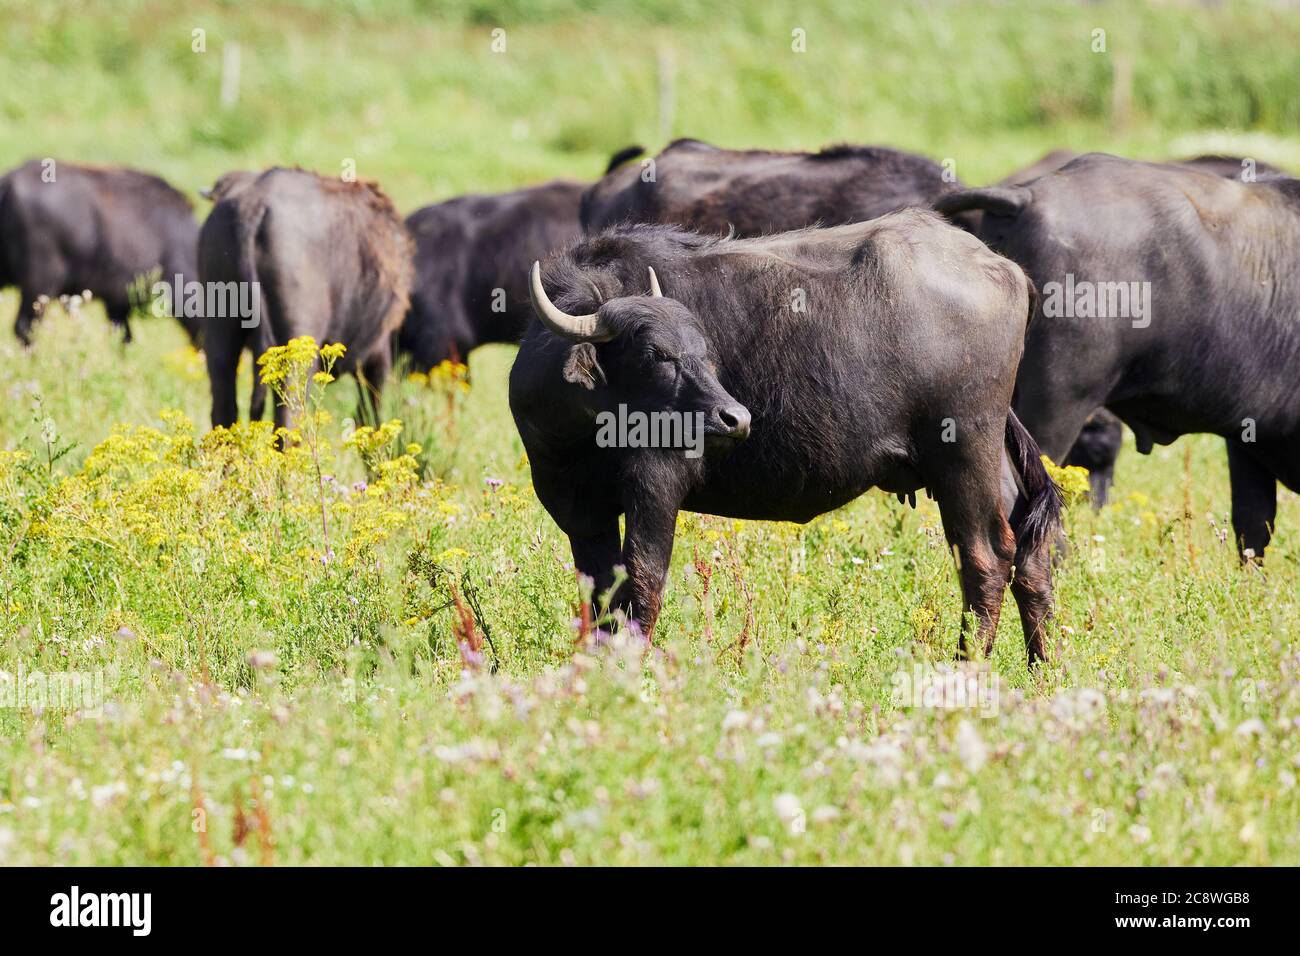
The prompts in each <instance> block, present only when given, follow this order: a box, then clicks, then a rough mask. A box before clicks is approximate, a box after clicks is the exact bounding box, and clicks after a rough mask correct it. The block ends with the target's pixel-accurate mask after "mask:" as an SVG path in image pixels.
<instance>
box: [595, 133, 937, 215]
mask: <svg viewBox="0 0 1300 956" xmlns="http://www.w3.org/2000/svg"><path fill="white" fill-rule="evenodd" d="M635 155H636V150H635V149H629V150H625V151H623V153H621V154H619V156H618V157H616V158H619V159H625V160H629V159H631V158H633V157H634V156H635ZM960 187H961V184H960V183H959V182H957V180H956V178H955V177H954V176H951V175H945V169H944V167H943V166H940V165H939V164H938V163H936V162H934V161H933V160H930V159H926V158H925V157H924V156H917V155H914V154H912V153H904V152H900V151H899V150H896V149H887V148H885V147H882V146H832V147H829V148H827V149H823V150H822V151H821V152H818V153H780V152H769V151H766V150H757V149H750V150H734V149H719V148H718V147H716V146H711V145H709V144H708V143H702V142H700V141H699V140H694V139H679V140H676V141H674V142H672V143H670V144H668V146H667V147H665V148H664V150H663V151H662V152H661V153H659V155H658V156H655V157H654V159H653V160H645V161H644V162H642V163H632V162H624V163H623V164H622V165H620V166H618V167H617V168H614V169H611V170H610V171H609V172H608V173H606V175H605V177H604V178H603V179H601V180H599V181H598V182H596V183H595V184H594V185H593V186H591V188H589V189H588V190H587V192H586V193H585V194H584V195H583V197H582V227H583V229H584V230H585V231H586V232H587V233H589V234H595V233H597V232H600V231H601V230H602V229H605V228H606V227H608V226H611V225H614V224H616V223H623V222H657V223H665V224H675V225H679V226H684V227H686V228H688V229H693V230H695V231H697V232H704V233H717V234H723V233H728V232H731V233H733V234H734V235H737V236H761V235H766V234H768V233H773V232H786V231H788V230H791V229H802V228H803V227H805V226H812V225H822V226H833V225H839V224H842V223H848V222H863V221H865V220H867V219H874V218H876V217H877V216H881V215H884V214H885V213H887V212H893V211H894V210H896V209H902V208H904V207H906V206H928V205H930V203H931V202H932V201H933V200H935V199H937V198H938V197H939V196H942V195H944V194H945V193H948V192H952V191H953V190H955V189H959V188H960Z"/></svg>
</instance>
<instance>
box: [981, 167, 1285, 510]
mask: <svg viewBox="0 0 1300 956" xmlns="http://www.w3.org/2000/svg"><path fill="white" fill-rule="evenodd" d="M1080 155H1081V154H1080V153H1076V152H1074V151H1073V150H1068V149H1054V150H1052V151H1051V152H1049V153H1047V154H1045V155H1044V156H1043V157H1042V158H1041V159H1039V160H1038V161H1037V162H1035V163H1032V164H1031V165H1029V166H1026V167H1025V168H1024V169H1020V170H1017V171H1016V172H1014V173H1012V174H1011V175H1009V176H1007V177H1005V178H1004V179H1002V180H1000V181H999V183H998V185H1000V186H1025V185H1028V184H1029V183H1031V182H1033V181H1034V180H1035V179H1037V178H1038V177H1039V176H1046V175H1047V174H1049V173H1054V172H1056V171H1057V170H1058V169H1060V168H1062V167H1063V166H1065V165H1066V164H1067V163H1069V162H1070V161H1071V160H1073V159H1076V158H1078V157H1079V156H1080ZM1170 162H1173V163H1176V164H1178V165H1180V166H1188V167H1191V168H1193V169H1200V170H1203V171H1204V172H1207V173H1213V174H1214V175H1216V176H1224V177H1227V178H1229V179H1243V180H1244V181H1251V180H1253V179H1254V178H1257V177H1259V176H1264V175H1271V174H1275V173H1281V172H1282V170H1280V169H1279V168H1278V167H1276V166H1272V165H1270V164H1268V163H1265V162H1261V161H1258V160H1254V159H1245V158H1242V157H1240V156H1226V155H1223V154H1218V153H1215V154H1207V155H1203V156H1195V157H1192V158H1191V159H1181V160H1171V161H1170ZM960 216H961V217H962V219H961V221H962V225H964V226H969V225H971V224H974V231H975V233H976V234H977V235H978V234H979V233H980V213H979V212H978V211H977V210H963V211H962V213H961V214H960ZM1122 441H1123V427H1122V425H1121V423H1120V420H1119V418H1117V417H1116V416H1115V415H1113V414H1111V413H1110V412H1108V411H1106V410H1105V409H1104V408H1099V409H1096V410H1095V411H1094V412H1093V413H1092V415H1090V416H1089V417H1088V420H1087V421H1086V422H1084V425H1083V431H1082V432H1081V433H1080V435H1079V439H1078V441H1077V442H1075V444H1074V446H1073V447H1071V449H1070V451H1069V453H1068V454H1067V455H1066V457H1065V464H1067V465H1079V466H1081V467H1083V468H1087V469H1088V482H1089V485H1090V486H1091V498H1092V503H1093V505H1094V506H1096V507H1098V508H1100V507H1101V506H1102V505H1104V504H1105V503H1106V498H1107V496H1108V494H1109V491H1110V486H1111V485H1112V484H1113V483H1114V480H1115V462H1116V460H1117V459H1118V457H1119V451H1120V446H1121V444H1122Z"/></svg>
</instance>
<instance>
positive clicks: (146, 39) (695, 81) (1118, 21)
mask: <svg viewBox="0 0 1300 956" xmlns="http://www.w3.org/2000/svg"><path fill="white" fill-rule="evenodd" d="M0 22H2V23H3V24H4V26H3V29H0V54H2V55H0V62H3V63H4V68H3V73H2V74H0V75H2V76H3V81H2V82H0V165H3V166H9V165H13V164H16V163H18V162H20V161H21V160H23V159H26V158H28V157H31V156H55V157H58V158H63V159H68V160H79V161H87V162H105V163H106V162H115V163H125V164H130V165H134V166H139V167H142V168H145V169H149V170H153V171H156V172H158V173H160V174H162V175H164V176H165V177H167V178H168V179H170V180H172V181H173V182H174V183H175V184H176V185H177V186H178V187H180V188H181V189H183V190H185V191H187V192H189V193H191V194H194V193H195V192H196V191H197V190H198V189H199V188H201V187H202V186H204V185H206V184H208V183H209V182H211V180H212V179H214V178H215V177H216V176H217V175H219V174H220V173H222V172H224V171H226V170H228V169H230V168H233V167H260V166H265V165H269V164H275V163H279V164H295V163H297V164H301V165H303V166H308V167H312V168H315V169H318V170H320V171H322V172H326V173H328V172H331V171H341V170H342V169H343V164H344V163H345V162H346V161H348V160H354V161H355V162H356V165H357V171H358V173H359V174H360V175H362V176H367V177H373V178H377V179H379V180H380V181H381V182H382V183H383V184H384V185H385V186H386V187H387V188H388V189H389V190H390V192H391V193H392V194H393V196H394V198H395V200H396V201H397V203H398V205H399V206H400V207H401V208H402V209H403V210H404V211H406V210H409V209H411V208H414V207H415V206H418V205H422V204H424V203H426V202H431V201H434V200H438V199H443V198H447V197H449V196H451V195H454V194H457V193H461V192H465V191H471V190H496V189H505V188H509V187H512V186H517V185H523V184H525V183H528V182H532V181H536V180H539V179H544V178H548V177H551V176H560V175H563V176H570V177H574V178H595V177H596V176H598V175H599V174H600V173H601V172H602V170H603V168H604V165H605V162H606V160H607V158H608V156H609V154H610V153H611V152H612V151H613V150H616V149H618V148H620V147H622V146H625V145H627V144H628V143H632V142H636V143H640V144H643V145H645V146H647V147H649V148H652V149H657V148H658V147H659V146H661V145H662V144H663V143H664V142H665V141H666V140H667V139H669V138H671V137H674V136H696V137H700V138H705V139H709V140H711V141H714V142H717V143H719V144H722V145H727V146H734V147H746V146H762V147H770V148H816V147H818V146H821V145H823V144H826V143H831V142H837V141H852V142H865V143H883V144H888V145H893V146H897V147H901V148H905V149H912V150H916V151H920V152H924V153H927V154H929V155H931V156H933V157H935V158H937V159H943V158H951V159H953V160H955V162H956V169H957V173H958V175H959V176H961V177H962V178H963V179H964V180H966V181H968V182H973V183H978V182H985V181H989V180H992V179H996V178H1000V177H1001V176H1002V175H1004V174H1005V173H1007V172H1009V171H1010V170H1011V169H1013V168H1016V167H1018V166H1021V165H1024V164H1026V163H1029V162H1031V161H1032V160H1034V159H1036V158H1037V157H1038V156H1039V155H1041V154H1042V153H1043V152H1044V151H1045V150H1047V149H1049V148H1054V147H1069V148H1072V149H1076V150H1088V149H1105V150H1108V151H1112V152H1117V153H1121V154H1125V155H1131V156H1141V157H1153V158H1154V157H1160V158H1163V157H1172V156H1181V155H1189V154H1192V153H1197V152H1204V151H1228V152H1235V153H1239V154H1243V155H1250V156H1253V157H1255V158H1258V159H1263V160H1268V161H1272V162H1275V163H1280V164H1282V165H1284V166H1289V167H1291V168H1296V169H1300V131H1298V129H1297V127H1298V125H1300V123H1298V121H1300V56H1298V55H1297V51H1300V7H1297V6H1296V5H1295V4H1293V3H1287V2H1254V3H1231V2H1225V3H1210V4H1207V3H1203V2H1174V0H1170V2H1158V3H1155V2H1153V3H1135V2H1121V3H1082V2H1044V0H1005V2H987V0H985V2H962V0H928V2H917V3H903V2H896V0H840V2H836V0H828V2H809V0H799V2H792V0H770V2H763V3H755V4H748V3H746V4H739V3H735V4H716V3H706V2H702V0H635V2H632V0H610V2H576V3H566V2H560V0H530V2H525V0H507V2H465V3H456V2H448V0H305V2H300V3H282V2H274V0H272V2H262V3H252V2H248V3H242V2H188V3H187V2H180V3H167V2H159V0H76V2H69V0H45V2H42V3H39V4H31V3H29V2H25V0H0ZM196 30H202V31H204V33H203V45H204V46H205V48H206V50H205V52H195V51H194V49H193V47H194V46H195V45H196V44H195V36H196V34H195V33H194V31H196ZM495 30H501V31H504V34H496V35H495V39H496V42H497V45H498V46H500V44H501V42H502V40H503V41H504V47H505V48H504V50H503V51H501V52H494V50H493V43H494V32H493V31H495ZM1098 30H1104V31H1105V34H1104V44H1105V51H1104V52H1098V51H1096V50H1095V49H1094V48H1095V47H1098V46H1099V45H1100V44H1099V37H1100V35H1099V34H1096V33H1095V31H1098ZM796 31H802V33H801V34H800V33H796ZM800 40H802V45H803V47H804V52H796V51H795V49H794V47H795V46H796V45H798V43H799V41H800ZM233 44H238V47H239V63H240V69H239V73H240V77H239V85H238V97H237V100H235V101H234V103H233V105H224V106H223V104H222V96H221V88H222V74H223V64H225V63H227V62H228V60H227V58H228V52H227V51H228V50H229V49H230V47H231V46H232V45H233ZM200 208H203V207H202V206H201V207H200Z"/></svg>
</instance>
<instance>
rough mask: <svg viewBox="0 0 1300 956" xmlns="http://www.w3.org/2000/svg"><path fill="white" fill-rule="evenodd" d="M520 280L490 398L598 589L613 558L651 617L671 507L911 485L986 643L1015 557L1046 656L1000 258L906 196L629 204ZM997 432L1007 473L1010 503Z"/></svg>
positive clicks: (1041, 569)
mask: <svg viewBox="0 0 1300 956" xmlns="http://www.w3.org/2000/svg"><path fill="white" fill-rule="evenodd" d="M656 273H658V277H656ZM660 281H662V283H663V287H662V291H661V290H660V286H659V282H660ZM531 292H532V295H533V299H534V308H535V309H536V312H537V321H535V322H533V323H532V324H531V325H530V326H529V329H528V332H527V333H526V335H525V336H524V340H523V343H522V344H521V346H520V351H519V355H518V357H517V359H516V361H515V364H514V368H513V369H512V370H511V374H510V408H511V412H512V413H513V415H514V419H515V423H516V425H517V427H518V429H519V434H520V435H521V437H522V439H523V443H524V447H525V449H526V450H527V452H528V457H529V462H530V463H531V466H532V473H533V483H534V487H535V488H536V490H537V495H538V498H539V499H540V500H541V502H542V504H543V505H544V506H545V507H546V510H547V511H548V512H549V513H550V515H551V517H552V518H554V519H555V522H556V523H557V524H558V525H559V526H560V528H561V529H562V530H563V531H564V532H565V533H566V534H567V535H568V536H569V541H570V543H571V545H572V548H573V556H574V562H575V564H576V566H577V569H578V571H579V572H581V573H582V574H584V575H587V576H589V577H591V578H592V579H593V580H594V582H595V585H596V588H597V593H601V592H603V591H605V589H607V588H609V587H610V586H611V582H612V581H613V580H614V568H615V565H618V564H622V565H623V566H624V567H625V568H626V570H627V573H628V575H629V578H628V581H627V582H626V584H625V586H624V590H623V591H622V592H620V593H619V594H618V595H617V596H616V597H615V601H616V603H617V604H618V605H619V606H621V607H623V608H625V609H627V610H628V611H629V612H630V613H631V614H632V615H633V616H634V618H635V620H636V621H637V622H639V623H640V625H641V627H642V628H643V630H644V631H645V632H646V633H647V634H650V633H652V631H653V628H654V624H655V620H656V618H657V617H658V614H659V609H660V604H661V600H662V590H663V587H664V583H665V580H666V575H667V571H668V561H669V557H670V555H671V552H672V547H673V534H674V527H675V521H676V516H677V512H678V510H679V509H686V510H690V511H698V512H703V513H707V514H716V515H725V516H731V517H736V518H747V519H778V520H789V521H798V522H805V521H808V520H810V519H812V518H813V517H815V516H817V515H819V514H822V513H824V512H826V511H830V510H831V509H833V508H838V507H839V506H841V505H843V504H845V503H847V502H849V501H852V500H853V499H854V498H856V497H857V496H858V495H860V494H862V493H863V492H864V491H866V490H867V489H869V488H871V487H873V486H878V487H880V488H883V489H885V490H887V491H890V492H894V493H897V494H899V495H904V494H909V493H914V492H915V491H916V490H917V489H920V488H926V489H928V490H929V492H930V493H931V494H932V495H933V496H934V498H935V499H936V500H937V501H938V503H939V509H940V512H941V514H942V517H943V524H944V529H945V531H946V533H947V536H948V539H949V541H950V542H951V543H952V545H953V546H954V547H955V548H956V549H957V554H958V560H959V566H960V573H961V581H962V588H963V592H964V596H965V602H966V606H967V608H968V609H970V610H972V611H973V612H974V613H975V615H976V621H977V622H978V626H979V638H980V640H981V642H982V646H983V648H984V650H985V651H987V650H988V649H989V647H990V645H991V642H992V640H993V635H994V633H995V629H996V624H997V620H998V616H999V613H1000V609H1001V605H1002V598H1003V594H1004V591H1005V588H1006V586H1007V583H1008V581H1009V580H1011V569H1012V565H1013V563H1014V565H1015V567H1016V574H1015V578H1014V580H1012V581H1011V586H1012V590H1013V592H1014V594H1015V597H1016V601H1017V603H1018V604H1019V607H1020V614H1021V621H1022V624H1023V627H1024V633H1025V640H1026V643H1027V645H1028V650H1029V656H1030V659H1031V660H1037V659H1038V658H1039V657H1041V656H1042V655H1043V653H1044V650H1045V646H1044V643H1045V633H1044V631H1045V620H1046V618H1047V617H1048V616H1049V614H1050V607H1051V576H1050V567H1049V564H1050V562H1049V558H1048V550H1049V547H1048V545H1047V544H1046V543H1045V542H1047V541H1048V539H1050V538H1052V537H1054V529H1055V527H1056V525H1057V519H1058V512H1059V492H1058V489H1057V488H1056V486H1055V485H1054V484H1053V483H1052V481H1051V479H1050V478H1049V477H1048V475H1047V473H1046V471H1045V470H1044V468H1043V465H1042V463H1041V462H1040V461H1039V451H1038V447H1037V446H1036V445H1035V444H1034V442H1033V440H1032V439H1031V438H1030V437H1029V433H1028V432H1027V431H1026V430H1025V429H1024V428H1023V427H1021V425H1020V423H1019V422H1018V421H1017V420H1016V418H1015V416H1013V415H1011V414H1009V407H1010V402H1011V392H1012V388H1013V385H1014V381H1015V374H1016V365H1017V362H1018V361H1019V358H1020V353H1021V350H1022V348H1023V342H1024V333H1025V323H1026V321H1027V319H1028V315H1029V313H1030V306H1029V302H1030V298H1031V291H1030V285H1029V283H1028V281H1027V280H1026V278H1025V276H1024V275H1023V274H1022V272H1021V271H1020V270H1019V269H1018V268H1016V267H1015V265H1014V264H1012V263H1011V262H1009V261H1007V260H1006V259H1003V258H1001V257H1000V256H996V255H994V254H993V253H991V252H990V251H989V250H988V249H987V248H986V247H984V246H983V245H982V244H981V243H980V242H979V241H978V240H977V239H975V238H974V237H973V236H970V235H968V234H966V233H964V232H962V231H960V230H958V229H955V228H953V227H951V226H949V225H947V224H945V223H944V222H943V221H942V220H940V219H939V218H938V217H937V216H935V215H934V214H933V213H931V212H929V211H922V210H906V211H903V212H899V213H895V214H892V215H887V216H884V217H882V218H879V219H876V220H874V221H871V222H866V223H858V224H852V225H844V226H836V227H832V228H828V229H808V230H801V231H798V232H791V233H784V234H778V235H773V236H768V237H763V238H757V239H727V238H723V237H717V236H710V237H706V236H702V235H699V234H697V233H692V232H688V231H685V230H682V229H679V228H676V227H671V226H660V225H648V224H642V225H632V226H623V227H617V228H615V229H614V230H611V231H609V232H606V233H604V234H602V235H600V236H597V237H594V238H591V239H588V240H586V241H585V242H583V243H581V244H579V245H577V246H576V247H574V248H572V249H570V250H569V251H567V252H566V253H564V254H563V255H561V256H559V257H556V258H554V259H552V260H551V261H550V263H549V264H548V267H547V270H546V275H545V278H544V279H543V277H542V275H541V271H540V269H539V268H538V267H536V266H534V271H533V273H532V277H531ZM665 413H668V414H665ZM616 420H617V421H619V422H623V423H625V424H626V426H627V427H626V428H623V426H622V425H618V426H616V425H615V422H616ZM692 422H694V426H693V427H692ZM638 429H640V431H638ZM701 434H702V435H703V438H701V437H700V436H701ZM647 435H649V436H652V437H649V438H647ZM692 435H694V439H692V437H691V436H692ZM692 442H693V443H692ZM656 445H657V446H658V447H654V446H656ZM633 446H635V447H633ZM665 446H669V447H665ZM1004 449H1005V451H1006V452H1007V453H1008V454H1009V456H1010V460H1011V462H1012V463H1013V465H1014V468H1015V469H1016V471H1017V473H1018V475H1019V478H1020V481H1021V482H1022V484H1023V486H1024V488H1025V489H1026V492H1027V494H1026V496H1025V497H1023V498H1022V499H1021V500H1019V501H1018V502H1017V503H1016V506H1015V508H1014V509H1013V510H1011V512H1010V523H1008V512H1007V511H1006V510H1005V509H1004V508H1003V505H1002V500H1001V494H1000V475H1001V467H1002V462H1003V454H1004ZM620 514H624V515H626V537H625V539H624V540H623V541H622V542H621V543H620V540H619V522H618V519H619V515H620ZM962 647H963V651H964V650H965V649H966V641H965V638H964V637H963V641H962Z"/></svg>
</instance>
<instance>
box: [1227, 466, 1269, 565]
mask: <svg viewBox="0 0 1300 956" xmlns="http://www.w3.org/2000/svg"><path fill="white" fill-rule="evenodd" d="M1227 444H1228V483H1229V485H1230V487H1231V488H1232V531H1233V534H1234V535H1235V536H1236V539H1237V553H1238V555H1240V556H1241V559H1242V560H1243V561H1246V560H1249V559H1250V558H1252V557H1253V558H1254V559H1255V560H1257V561H1262V560H1263V558H1264V549H1265V548H1267V547H1268V542H1269V540H1270V539H1271V538H1272V537H1273V526H1274V522H1275V521H1276V520H1277V478H1275V477H1274V476H1273V474H1272V473H1271V472H1270V471H1269V470H1268V469H1267V468H1265V467H1264V466H1263V465H1261V464H1260V463H1259V462H1257V461H1256V460H1255V459H1254V458H1252V457H1251V456H1250V455H1249V454H1248V453H1247V452H1246V449H1245V448H1243V447H1242V446H1241V444H1240V443H1239V442H1236V441H1232V440H1229V441H1228V443H1227Z"/></svg>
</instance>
